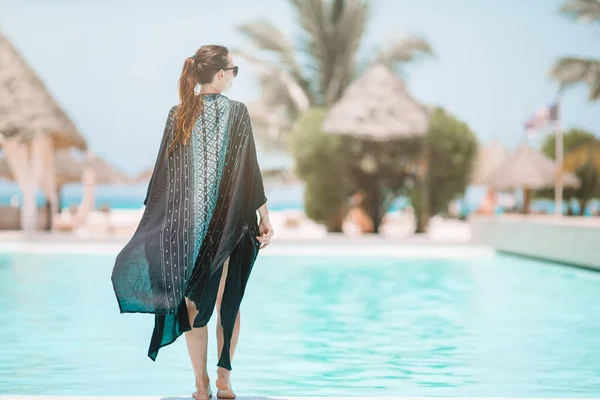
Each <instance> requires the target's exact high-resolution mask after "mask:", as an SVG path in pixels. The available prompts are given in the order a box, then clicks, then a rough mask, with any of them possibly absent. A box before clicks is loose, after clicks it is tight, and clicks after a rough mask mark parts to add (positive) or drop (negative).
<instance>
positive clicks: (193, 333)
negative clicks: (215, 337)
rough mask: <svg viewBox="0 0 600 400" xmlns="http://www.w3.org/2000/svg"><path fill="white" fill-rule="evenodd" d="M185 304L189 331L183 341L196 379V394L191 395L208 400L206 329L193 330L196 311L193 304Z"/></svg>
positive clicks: (187, 302) (186, 299)
mask: <svg viewBox="0 0 600 400" xmlns="http://www.w3.org/2000/svg"><path fill="white" fill-rule="evenodd" d="M185 303H186V306H187V310H188V317H189V319H190V326H191V327H192V329H191V330H189V331H186V332H185V341H186V343H187V348H188V353H189V354H190V360H191V361H192V367H193V368H194V375H195V377H196V392H194V393H193V394H192V397H194V398H195V399H197V400H206V399H208V398H209V395H210V394H211V393H210V381H209V379H208V373H207V372H206V353H207V347H208V329H207V327H206V325H205V326H203V327H202V328H194V318H195V317H196V314H198V310H197V309H196V306H195V305H194V302H193V301H191V300H190V299H188V298H187V297H186V298H185Z"/></svg>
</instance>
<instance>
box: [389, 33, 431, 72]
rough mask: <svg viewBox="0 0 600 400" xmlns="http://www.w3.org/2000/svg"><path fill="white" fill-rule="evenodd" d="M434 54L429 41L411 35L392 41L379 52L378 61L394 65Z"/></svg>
mask: <svg viewBox="0 0 600 400" xmlns="http://www.w3.org/2000/svg"><path fill="white" fill-rule="evenodd" d="M429 56H433V49H432V48H431V45H430V44H429V42H427V41H426V40H425V39H423V38H421V37H417V36H410V37H406V38H403V39H400V40H397V41H396V42H394V43H392V45H390V46H389V47H387V48H386V49H384V50H382V51H380V52H379V54H378V55H377V61H379V62H381V63H383V64H386V65H387V66H388V67H393V66H394V65H395V64H398V63H407V62H411V61H415V60H417V59H421V58H425V57H429Z"/></svg>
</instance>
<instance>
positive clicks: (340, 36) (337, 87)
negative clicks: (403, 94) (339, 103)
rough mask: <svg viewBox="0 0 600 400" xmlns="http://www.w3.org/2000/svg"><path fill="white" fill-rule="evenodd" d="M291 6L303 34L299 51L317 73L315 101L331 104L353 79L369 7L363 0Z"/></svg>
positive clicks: (300, 0)
mask: <svg viewBox="0 0 600 400" xmlns="http://www.w3.org/2000/svg"><path fill="white" fill-rule="evenodd" d="M291 2H292V4H294V6H295V8H296V11H297V15H298V19H299V22H300V26H301V28H302V30H303V33H304V34H303V37H302V39H303V42H302V44H301V46H300V50H301V51H302V52H303V53H304V56H305V57H304V58H305V59H306V60H307V64H308V65H309V67H310V68H313V69H315V70H316V71H318V74H317V75H316V76H315V79H314V80H313V81H312V82H311V84H312V87H313V88H314V89H315V92H316V93H318V94H319V98H318V99H316V101H317V102H318V103H320V104H332V103H333V102H335V101H336V100H338V99H339V97H340V96H341V93H342V92H343V89H344V88H345V87H346V86H347V85H348V83H349V82H350V81H351V80H352V78H354V75H355V70H356V53H357V51H358V48H359V46H360V40H361V39H362V37H363V35H364V32H365V28H366V21H367V19H368V10H369V7H368V3H367V2H366V1H361V0H336V1H333V2H331V1H325V0H291Z"/></svg>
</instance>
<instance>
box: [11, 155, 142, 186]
mask: <svg viewBox="0 0 600 400" xmlns="http://www.w3.org/2000/svg"><path fill="white" fill-rule="evenodd" d="M88 167H89V168H90V169H91V170H92V171H94V173H95V183H96V184H100V185H102V184H109V185H110V184H129V183H132V181H133V180H132V179H131V178H130V177H129V176H128V175H127V174H125V173H123V172H121V171H119V170H118V169H116V168H115V167H114V166H112V165H111V164H110V163H108V162H107V161H105V160H103V159H102V158H100V157H98V156H96V155H95V154H93V153H90V152H89V151H88V152H86V153H81V152H73V151H71V150H68V149H62V150H59V151H57V152H56V153H55V170H56V186H57V187H58V188H60V187H61V186H63V185H65V184H68V183H79V182H81V180H82V178H81V177H82V174H83V172H84V170H85V169H86V168H88ZM0 178H4V179H8V180H12V181H14V180H15V177H14V175H13V174H12V172H11V170H10V168H9V166H8V163H7V161H6V159H5V158H4V157H3V158H0Z"/></svg>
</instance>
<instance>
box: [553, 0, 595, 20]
mask: <svg viewBox="0 0 600 400" xmlns="http://www.w3.org/2000/svg"><path fill="white" fill-rule="evenodd" d="M560 11H561V12H562V13H564V14H566V15H568V16H569V17H571V18H573V19H576V20H579V21H582V22H600V0H569V1H567V2H566V3H565V4H563V6H562V7H561V8H560Z"/></svg>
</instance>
